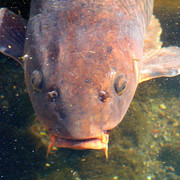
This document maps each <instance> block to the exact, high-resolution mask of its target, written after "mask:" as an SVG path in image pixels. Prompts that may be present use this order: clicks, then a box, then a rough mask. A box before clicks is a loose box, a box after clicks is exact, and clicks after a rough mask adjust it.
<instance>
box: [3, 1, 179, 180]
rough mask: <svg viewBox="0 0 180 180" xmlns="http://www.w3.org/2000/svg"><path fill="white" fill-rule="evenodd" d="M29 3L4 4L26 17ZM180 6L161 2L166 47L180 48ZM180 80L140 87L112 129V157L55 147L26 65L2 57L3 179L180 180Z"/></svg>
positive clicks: (159, 11) (159, 14)
mask: <svg viewBox="0 0 180 180" xmlns="http://www.w3.org/2000/svg"><path fill="white" fill-rule="evenodd" d="M29 5H30V1H28V0H26V1H25V0H24V1H23V0H19V1H18V0H1V2H0V7H8V8H9V9H11V10H12V11H14V12H15V13H17V14H21V15H22V16H23V17H24V18H28V16H29ZM179 8H180V3H179V2H178V1H177V0H157V1H155V8H154V14H155V15H156V17H157V18H158V19H159V20H160V22H161V26H162V29H163V33H162V36H161V39H162V41H163V46H171V45H173V46H179V47H180V34H179V33H180V31H179V30H180V11H179ZM179 107H180V76H177V77H173V78H159V79H155V80H150V81H147V82H144V83H142V84H140V85H139V86H138V89H137V91H136V94H135V97H134V99H133V101H132V103H131V105H130V108H129V110H128V112H127V114H126V116H125V118H124V119H123V121H122V122H121V123H120V124H119V125H118V127H116V128H115V129H114V130H112V132H111V134H110V143H109V159H108V161H106V159H105V155H104V152H103V151H98V150H83V151H82V150H71V149H62V148H59V149H57V148H53V149H52V151H51V153H50V155H49V157H48V158H46V151H47V147H48V143H49V137H48V134H47V131H46V130H45V129H44V128H43V127H42V126H41V125H40V123H39V122H38V120H37V118H36V115H35V113H34V110H33V108H32V105H31V102H30V99H29V96H28V94H27V90H26V87H25V83H24V74H23V69H22V68H21V66H20V65H19V64H18V63H17V62H15V61H14V60H12V59H11V58H9V57H6V56H4V55H2V54H0V137H1V138H0V179H10V180H11V179H13V180H16V179H17V180H21V179H22V180H26V179H27V180H28V179H37V180H52V179H53V180H56V179H57V180H59V179H60V180H61V179H62V180H64V179H67V180H71V179H72V180H91V179H97V180H136V179H137V180H162V179H164V180H178V179H180V144H179V136H180V134H179V119H180V111H179Z"/></svg>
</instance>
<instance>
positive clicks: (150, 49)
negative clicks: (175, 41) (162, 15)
mask: <svg viewBox="0 0 180 180" xmlns="http://www.w3.org/2000/svg"><path fill="white" fill-rule="evenodd" d="M161 32H162V29H161V27H160V23H159V20H158V19H156V18H155V16H154V15H153V16H152V19H151V23H150V25H149V27H148V30H147V34H146V37H145V39H144V49H143V67H142V70H141V75H140V80H139V83H141V82H143V81H147V80H149V79H153V78H157V77H171V76H176V75H178V74H180V48H178V47H164V48H162V47H161V45H162V42H161V41H160V35H161Z"/></svg>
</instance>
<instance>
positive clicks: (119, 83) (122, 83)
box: [114, 74, 127, 96]
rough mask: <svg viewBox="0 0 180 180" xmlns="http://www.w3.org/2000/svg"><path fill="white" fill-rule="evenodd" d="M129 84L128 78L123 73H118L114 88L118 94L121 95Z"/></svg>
mask: <svg viewBox="0 0 180 180" xmlns="http://www.w3.org/2000/svg"><path fill="white" fill-rule="evenodd" d="M126 86H127V79H126V77H125V76H124V75H123V74H120V75H118V77H117V78H116V80H115V83H114V89H115V91H116V93H117V95H118V96H121V95H122V94H123V92H124V91H125V89H126Z"/></svg>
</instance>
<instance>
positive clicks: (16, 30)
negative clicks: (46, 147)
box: [0, 8, 27, 65]
mask: <svg viewBox="0 0 180 180" xmlns="http://www.w3.org/2000/svg"><path fill="white" fill-rule="evenodd" d="M26 26H27V20H25V19H23V18H21V17H20V16H18V15H16V14H14V13H13V12H11V11H9V10H8V9H6V8H1V9H0V52H1V53H3V54H5V55H7V56H10V57H12V58H13V59H15V60H16V61H18V62H19V63H20V64H21V65H23V60H22V58H21V57H22V55H23V51H24V42H25V34H26Z"/></svg>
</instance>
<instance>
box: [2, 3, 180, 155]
mask: <svg viewBox="0 0 180 180" xmlns="http://www.w3.org/2000/svg"><path fill="white" fill-rule="evenodd" d="M153 4H154V2H153V0H145V1H144V0H99V1H94V0H66V1H64V0H38V1H37V0H32V1H31V8H30V17H29V19H28V20H25V19H23V18H22V17H20V16H18V15H16V14H14V13H13V12H11V11H9V10H8V9H7V8H1V9H0V52H1V53H3V54H5V55H7V56H10V57H12V58H13V59H15V60H16V61H17V62H18V63H20V64H21V65H22V67H23V69H24V75H25V82H26V86H27V90H28V94H29V96H30V99H31V102H32V105H33V108H34V110H35V112H36V114H37V117H38V119H39V121H40V122H41V123H42V125H43V126H44V127H45V128H46V129H47V130H48V132H49V136H50V138H51V141H50V144H49V147H48V154H49V152H50V149H51V147H52V146H56V147H63V148H72V149H100V150H104V152H105V155H106V158H108V142H109V134H110V131H111V130H112V129H114V128H115V127H116V126H117V125H118V124H119V123H120V122H121V121H122V119H123V117H124V115H125V114H126V112H127V110H128V107H129V105H130V103H131V101H132V99H133V96H134V94H135V91H136V89H137V86H138V84H139V83H142V82H144V81H147V80H150V79H153V78H158V77H172V76H177V75H179V74H180V48H179V47H177V46H170V47H162V42H161V41H160V35H161V32H162V28H161V27H160V23H159V21H158V19H157V18H156V17H155V16H154V15H153Z"/></svg>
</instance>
